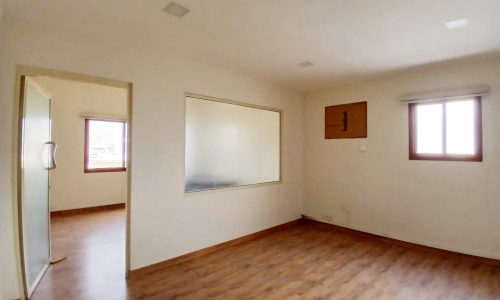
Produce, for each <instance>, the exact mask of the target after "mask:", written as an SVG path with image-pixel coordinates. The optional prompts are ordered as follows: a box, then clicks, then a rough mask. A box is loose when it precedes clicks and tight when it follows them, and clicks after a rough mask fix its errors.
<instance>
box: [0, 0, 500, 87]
mask: <svg viewBox="0 0 500 300" xmlns="http://www.w3.org/2000/svg"><path fill="white" fill-rule="evenodd" d="M169 2H170V1H169V0H148V1H138V0H81V1H76V0H44V1H39V0H6V3H5V6H6V7H5V10H6V14H7V15H9V16H11V17H12V16H14V17H20V18H23V19H26V20H31V21H33V22H38V23H49V24H50V25H55V26H61V27H63V28H66V29H68V30H72V31H74V32H78V33H81V34H85V35H88V36H92V37H94V38H95V39H97V40H102V41H108V42H109V41H119V43H121V46H131V47H132V46H134V45H135V46H137V45H140V46H141V47H146V46H147V47H155V48H157V49H158V50H161V51H169V53H172V52H176V53H179V54H180V55H188V56H190V57H196V58H197V59H199V60H204V61H210V62H211V63H214V62H215V63H218V64H221V65H224V66H226V67H230V68H232V69H234V70H238V71H240V72H245V73H247V74H249V75H252V76H256V77H261V78H265V79H268V80H271V81H274V82H277V83H279V84H282V85H285V86H288V87H291V88H294V89H298V90H302V91H308V90H312V89H318V88H322V87H326V86H332V85H336V84H339V83H343V82H347V81H355V80H360V79H363V78H367V77H370V76H376V75H377V74H380V73H385V72H392V71H396V70H401V69H405V68H409V67H414V66H419V65H424V64H431V63H436V62H441V61H447V60H453V59H457V58H462V57H469V56H474V55H483V54H490V53H497V52H500V17H499V12H500V0H474V1H471V0H176V2H177V3H179V4H182V5H184V6H186V7H188V8H189V9H190V10H191V11H190V12H189V13H188V14H187V15H186V16H184V17H183V18H177V17H175V16H172V15H168V14H166V13H165V12H163V11H162V9H163V8H164V7H165V6H166V5H167V4H168V3H169ZM460 18H468V20H469V25H468V26H467V27H464V28H460V29H454V30H448V29H447V28H446V26H445V22H446V21H450V20H455V19H460ZM303 61H311V62H313V63H314V65H313V66H310V67H306V68H301V67H298V66H297V63H299V62H303Z"/></svg>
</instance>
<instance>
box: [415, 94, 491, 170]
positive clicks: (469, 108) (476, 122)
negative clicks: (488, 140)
mask: <svg viewBox="0 0 500 300" xmlns="http://www.w3.org/2000/svg"><path fill="white" fill-rule="evenodd" d="M409 110H410V124H409V125H410V159H416V160H457V161H460V160H463V161H482V138H481V99H480V98H479V97H476V98H470V99H454V100H441V101H432V102H423V103H411V104H409Z"/></svg>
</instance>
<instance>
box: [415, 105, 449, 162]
mask: <svg viewBox="0 0 500 300" xmlns="http://www.w3.org/2000/svg"><path fill="white" fill-rule="evenodd" d="M416 110H417V111H416V113H417V115H416V117H417V141H416V142H417V153H420V154H441V153H443V104H427V105H419V106H417V107H416Z"/></svg>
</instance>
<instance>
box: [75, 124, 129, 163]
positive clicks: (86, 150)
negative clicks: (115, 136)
mask: <svg viewBox="0 0 500 300" xmlns="http://www.w3.org/2000/svg"><path fill="white" fill-rule="evenodd" d="M91 121H100V122H113V123H123V125H124V126H123V145H122V151H123V160H122V167H116V168H88V162H89V130H90V128H89V127H90V122H91ZM126 138H127V121H124V120H111V119H99V118H85V143H84V150H83V172H84V173H106V172H126V171H127V166H126V164H127V158H126V151H127V139H126Z"/></svg>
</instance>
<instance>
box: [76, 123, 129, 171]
mask: <svg viewBox="0 0 500 300" xmlns="http://www.w3.org/2000/svg"><path fill="white" fill-rule="evenodd" d="M84 155H85V157H84V172H85V173H95V172H121V171H126V170H127V168H126V165H127V123H126V122H125V121H114V120H97V119H85V149H84Z"/></svg>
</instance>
